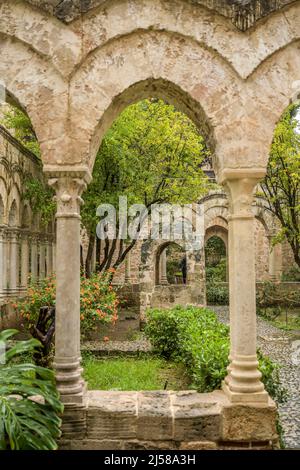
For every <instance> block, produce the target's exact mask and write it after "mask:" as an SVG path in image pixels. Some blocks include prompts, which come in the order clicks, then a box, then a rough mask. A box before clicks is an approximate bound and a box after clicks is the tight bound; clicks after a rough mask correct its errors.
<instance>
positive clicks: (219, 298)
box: [206, 282, 229, 305]
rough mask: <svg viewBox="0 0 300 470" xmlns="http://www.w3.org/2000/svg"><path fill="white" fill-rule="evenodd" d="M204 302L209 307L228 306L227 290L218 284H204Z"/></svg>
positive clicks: (226, 286) (225, 286)
mask: <svg viewBox="0 0 300 470" xmlns="http://www.w3.org/2000/svg"><path fill="white" fill-rule="evenodd" d="M206 300H207V303H208V304H210V305H228V304H229V288H228V285H224V284H221V283H218V282H207V284H206Z"/></svg>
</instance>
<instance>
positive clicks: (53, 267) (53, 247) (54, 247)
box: [52, 240, 56, 272]
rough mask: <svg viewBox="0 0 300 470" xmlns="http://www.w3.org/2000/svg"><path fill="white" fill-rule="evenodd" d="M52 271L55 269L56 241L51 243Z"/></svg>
mask: <svg viewBox="0 0 300 470" xmlns="http://www.w3.org/2000/svg"><path fill="white" fill-rule="evenodd" d="M52 271H53V272H55V271H56V241H55V240H54V241H53V243H52Z"/></svg>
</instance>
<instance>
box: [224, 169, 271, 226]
mask: <svg viewBox="0 0 300 470" xmlns="http://www.w3.org/2000/svg"><path fill="white" fill-rule="evenodd" d="M264 175H265V170H264V169H260V168H259V169H248V170H244V169H241V170H240V169H233V170H223V172H222V175H221V184H222V185H223V186H224V187H225V189H226V192H227V194H228V199H229V211H230V214H231V217H233V218H237V217H238V218H249V217H254V215H253V212H252V209H251V206H252V203H253V198H254V194H253V193H254V189H255V187H256V186H257V184H258V183H259V181H260V180H261V179H262V178H263V176H264Z"/></svg>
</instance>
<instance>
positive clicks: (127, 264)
mask: <svg viewBox="0 0 300 470" xmlns="http://www.w3.org/2000/svg"><path fill="white" fill-rule="evenodd" d="M130 263H131V253H130V251H129V252H128V253H127V256H126V258H125V284H129V283H130V281H131V265H130Z"/></svg>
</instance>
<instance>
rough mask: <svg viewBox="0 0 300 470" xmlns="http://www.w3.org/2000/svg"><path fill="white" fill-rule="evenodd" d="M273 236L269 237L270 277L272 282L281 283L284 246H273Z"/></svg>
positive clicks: (278, 244)
mask: <svg viewBox="0 0 300 470" xmlns="http://www.w3.org/2000/svg"><path fill="white" fill-rule="evenodd" d="M271 240H272V236H270V237H269V244H270V254H269V276H270V280H271V281H275V282H276V281H280V280H281V274H282V245H281V243H277V244H276V245H274V246H272V245H271Z"/></svg>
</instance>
